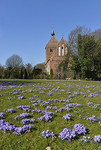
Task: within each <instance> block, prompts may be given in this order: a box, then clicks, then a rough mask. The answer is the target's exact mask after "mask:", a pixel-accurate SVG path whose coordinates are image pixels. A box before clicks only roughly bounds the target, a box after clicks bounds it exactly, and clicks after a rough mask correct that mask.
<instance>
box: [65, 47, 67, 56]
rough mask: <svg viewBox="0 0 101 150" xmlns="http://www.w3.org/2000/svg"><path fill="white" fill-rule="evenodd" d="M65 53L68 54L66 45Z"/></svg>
mask: <svg viewBox="0 0 101 150" xmlns="http://www.w3.org/2000/svg"><path fill="white" fill-rule="evenodd" d="M65 55H67V47H65Z"/></svg>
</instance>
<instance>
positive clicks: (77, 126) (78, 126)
mask: <svg viewBox="0 0 101 150" xmlns="http://www.w3.org/2000/svg"><path fill="white" fill-rule="evenodd" d="M74 130H75V132H76V134H77V135H81V134H85V133H87V128H86V127H85V126H84V125H82V124H81V123H79V124H75V125H74Z"/></svg>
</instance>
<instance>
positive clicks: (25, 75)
mask: <svg viewBox="0 0 101 150" xmlns="http://www.w3.org/2000/svg"><path fill="white" fill-rule="evenodd" d="M24 79H28V74H27V71H26V69H25V70H24Z"/></svg>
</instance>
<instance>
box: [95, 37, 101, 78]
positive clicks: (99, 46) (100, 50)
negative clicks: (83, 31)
mask: <svg viewBox="0 0 101 150" xmlns="http://www.w3.org/2000/svg"><path fill="white" fill-rule="evenodd" d="M94 71H95V74H96V78H97V79H100V80H101V39H99V40H98V41H96V48H95V51H94Z"/></svg>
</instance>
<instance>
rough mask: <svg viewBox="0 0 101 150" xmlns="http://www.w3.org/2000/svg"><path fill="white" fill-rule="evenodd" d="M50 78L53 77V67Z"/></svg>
mask: <svg viewBox="0 0 101 150" xmlns="http://www.w3.org/2000/svg"><path fill="white" fill-rule="evenodd" d="M50 79H53V69H51V70H50Z"/></svg>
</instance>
